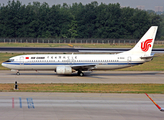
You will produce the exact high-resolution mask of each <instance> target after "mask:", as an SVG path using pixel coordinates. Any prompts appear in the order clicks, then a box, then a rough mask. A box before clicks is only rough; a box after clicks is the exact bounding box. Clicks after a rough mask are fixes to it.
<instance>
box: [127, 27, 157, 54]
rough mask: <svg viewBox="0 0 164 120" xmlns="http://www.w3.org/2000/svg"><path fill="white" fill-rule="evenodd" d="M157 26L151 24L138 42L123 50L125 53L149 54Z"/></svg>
mask: <svg viewBox="0 0 164 120" xmlns="http://www.w3.org/2000/svg"><path fill="white" fill-rule="evenodd" d="M157 29H158V26H152V27H150V28H149V30H148V31H147V32H146V33H145V34H144V36H143V37H142V38H141V39H140V40H139V42H138V43H137V44H136V45H135V46H134V47H133V48H132V49H131V50H129V51H127V52H124V53H126V54H141V55H144V56H150V55H151V51H152V48H153V44H154V40H155V36H156V33H157Z"/></svg>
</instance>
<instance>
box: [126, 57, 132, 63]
mask: <svg viewBox="0 0 164 120" xmlns="http://www.w3.org/2000/svg"><path fill="white" fill-rule="evenodd" d="M127 61H128V64H131V61H132V58H131V57H130V56H129V57H128V58H127Z"/></svg>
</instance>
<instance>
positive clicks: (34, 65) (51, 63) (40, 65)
mask: <svg viewBox="0 0 164 120" xmlns="http://www.w3.org/2000/svg"><path fill="white" fill-rule="evenodd" d="M157 28H158V27H157V26H152V27H150V28H149V30H148V31H147V32H146V33H145V35H144V36H143V37H142V38H141V39H140V40H139V42H138V43H137V44H136V45H135V46H134V47H133V48H132V49H131V50H129V51H126V52H122V53H119V54H58V55H57V54H33V55H19V56H15V57H12V58H10V59H9V60H7V61H5V62H3V63H2V66H4V67H6V68H9V69H11V70H17V73H16V74H17V75H19V74H20V73H19V71H25V70H38V71H39V70H53V71H55V72H56V73H57V74H63V75H64V74H72V73H73V72H77V74H78V75H80V76H83V75H84V73H83V71H92V70H112V69H120V68H125V67H130V66H134V65H139V64H143V63H144V62H147V61H151V60H152V57H153V55H151V51H152V48H153V44H154V40H155V36H156V32H157Z"/></svg>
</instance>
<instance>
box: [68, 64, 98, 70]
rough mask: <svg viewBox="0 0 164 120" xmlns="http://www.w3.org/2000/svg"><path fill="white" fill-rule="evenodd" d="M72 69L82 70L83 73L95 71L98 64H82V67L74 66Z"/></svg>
mask: <svg viewBox="0 0 164 120" xmlns="http://www.w3.org/2000/svg"><path fill="white" fill-rule="evenodd" d="M71 67H72V69H74V70H79V69H80V70H82V71H87V70H92V69H95V67H96V64H82V65H72V66H71Z"/></svg>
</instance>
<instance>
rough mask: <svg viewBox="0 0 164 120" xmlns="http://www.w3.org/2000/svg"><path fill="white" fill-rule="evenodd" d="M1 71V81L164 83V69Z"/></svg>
mask: <svg viewBox="0 0 164 120" xmlns="http://www.w3.org/2000/svg"><path fill="white" fill-rule="evenodd" d="M15 73H16V71H15V72H13V71H8V70H6V71H5V70H3V71H0V83H14V82H15V81H17V82H18V83H104V84H110V83H158V84H164V72H163V71H94V72H92V73H85V76H83V77H80V76H78V75H77V74H76V73H74V74H73V75H64V76H63V75H57V74H56V73H55V72H53V71H52V72H51V71H38V72H35V71H20V73H21V74H20V75H16V74H15Z"/></svg>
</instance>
